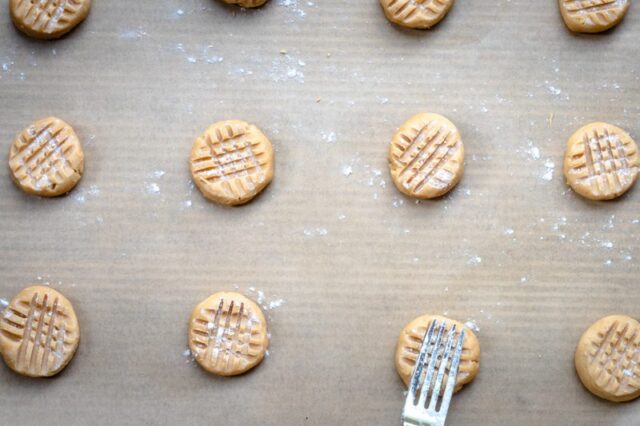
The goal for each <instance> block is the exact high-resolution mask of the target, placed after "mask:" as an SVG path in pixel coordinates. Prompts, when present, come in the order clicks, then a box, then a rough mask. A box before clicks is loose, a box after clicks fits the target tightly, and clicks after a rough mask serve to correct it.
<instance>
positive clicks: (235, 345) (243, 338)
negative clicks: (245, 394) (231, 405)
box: [189, 292, 269, 376]
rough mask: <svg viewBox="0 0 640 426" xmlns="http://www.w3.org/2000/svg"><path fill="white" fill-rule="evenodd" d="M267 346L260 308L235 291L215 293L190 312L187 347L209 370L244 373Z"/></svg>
mask: <svg viewBox="0 0 640 426" xmlns="http://www.w3.org/2000/svg"><path fill="white" fill-rule="evenodd" d="M268 346H269V337H268V334H267V321H266V319H265V317H264V314H263V313H262V310H261V309H260V307H259V306H258V305H256V303H255V302H253V301H252V300H249V299H248V298H246V297H245V296H243V295H241V294H239V293H232V292H231V293H224V292H221V293H215V294H213V295H211V296H209V297H208V298H207V299H205V300H204V301H202V302H201V303H200V304H198V306H196V307H195V308H194V309H193V311H192V312H191V319H190V320H189V348H190V349H191V353H192V354H193V356H194V357H195V360H196V361H197V362H198V364H200V366H201V367H202V368H204V369H205V370H207V371H209V372H210V373H213V374H217V375H219V376H236V375H238V374H242V373H245V372H247V371H249V370H251V369H252V368H254V367H255V366H256V365H258V364H260V362H261V361H262V359H263V358H264V355H265V353H266V351H267V347H268Z"/></svg>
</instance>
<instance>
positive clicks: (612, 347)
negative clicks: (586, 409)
mask: <svg viewBox="0 0 640 426" xmlns="http://www.w3.org/2000/svg"><path fill="white" fill-rule="evenodd" d="M639 354H640V323H639V322H638V321H636V320H635V319H633V318H630V317H628V316H625V315H611V316H608V317H604V318H602V319H600V320H598V321H597V322H596V323H594V324H593V325H592V326H591V327H589V329H587V331H585V332H584V334H583V335H582V337H581V338H580V341H579V342H578V347H577V348H576V354H575V364H576V371H577V372H578V376H579V377H580V380H581V381H582V384H584V386H585V387H586V388H587V389H588V390H589V391H590V392H591V393H593V394H594V395H597V396H599V397H600V398H603V399H607V400H609V401H614V402H622V401H630V400H632V399H635V398H637V397H638V396H640V367H639V366H638V363H639V362H640V359H639V358H638V355H639Z"/></svg>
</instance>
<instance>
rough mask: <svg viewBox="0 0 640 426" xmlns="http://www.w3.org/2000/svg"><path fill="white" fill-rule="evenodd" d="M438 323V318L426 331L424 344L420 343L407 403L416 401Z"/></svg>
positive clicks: (411, 403) (412, 403) (410, 403)
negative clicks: (425, 362) (430, 343)
mask: <svg viewBox="0 0 640 426" xmlns="http://www.w3.org/2000/svg"><path fill="white" fill-rule="evenodd" d="M436 324H437V321H436V320H433V321H432V322H431V324H430V325H429V327H428V328H427V330H426V331H425V333H424V337H423V339H422V345H420V353H419V354H418V358H417V359H416V365H415V367H414V368H413V374H412V375H411V382H410V384H409V393H408V394H407V400H406V403H405V406H406V405H414V404H415V401H416V391H417V390H418V386H419V384H420V377H421V376H422V370H423V368H424V359H425V358H426V356H427V351H428V350H429V342H431V338H432V337H433V330H434V329H435V327H436Z"/></svg>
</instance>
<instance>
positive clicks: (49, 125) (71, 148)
mask: <svg viewBox="0 0 640 426" xmlns="http://www.w3.org/2000/svg"><path fill="white" fill-rule="evenodd" d="M9 166H10V169H11V174H12V178H13V180H14V182H15V183H16V184H17V185H18V186H19V187H20V188H22V189H23V190H24V191H26V192H28V193H31V194H37V195H42V196H49V197H53V196H58V195H62V194H64V193H66V192H68V191H70V190H71V189H73V187H74V186H75V185H76V184H77V183H78V181H79V180H80V179H81V177H82V172H83V170H84V154H83V152H82V147H81V145H80V141H79V139H78V136H77V135H76V133H75V131H74V130H73V129H72V128H71V126H69V125H68V124H67V123H65V122H64V121H62V120H60V119H58V118H55V117H47V118H44V119H41V120H38V121H36V122H35V123H34V124H32V125H31V126H29V127H27V128H26V129H24V130H23V131H22V132H21V133H20V134H18V136H17V137H16V138H15V140H14V141H13V144H12V146H11V150H10V155H9Z"/></svg>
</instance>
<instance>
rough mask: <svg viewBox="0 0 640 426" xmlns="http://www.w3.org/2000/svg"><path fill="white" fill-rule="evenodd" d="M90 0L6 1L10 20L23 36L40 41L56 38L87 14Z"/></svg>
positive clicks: (74, 25)
mask: <svg viewBox="0 0 640 426" xmlns="http://www.w3.org/2000/svg"><path fill="white" fill-rule="evenodd" d="M89 9H91V0H10V1H9V10H10V11H11V19H13V23H14V24H15V26H16V27H18V29H19V30H20V31H22V32H23V33H25V34H27V35H29V36H31V37H35V38H40V39H54V38H59V37H62V36H63V35H65V34H66V33H68V32H69V31H71V30H72V29H74V28H75V27H76V26H77V25H78V24H79V23H80V22H82V21H83V20H84V19H85V18H86V17H87V15H88V14H89Z"/></svg>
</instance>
